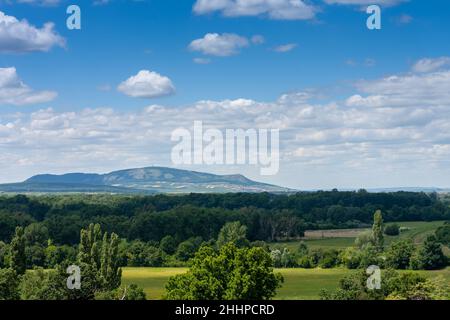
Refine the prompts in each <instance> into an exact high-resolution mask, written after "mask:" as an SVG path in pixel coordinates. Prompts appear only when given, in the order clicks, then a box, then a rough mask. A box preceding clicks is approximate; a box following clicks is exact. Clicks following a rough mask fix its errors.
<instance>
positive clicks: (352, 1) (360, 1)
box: [325, 0, 409, 7]
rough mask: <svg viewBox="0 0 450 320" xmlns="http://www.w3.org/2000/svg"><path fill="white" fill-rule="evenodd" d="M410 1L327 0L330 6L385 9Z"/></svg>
mask: <svg viewBox="0 0 450 320" xmlns="http://www.w3.org/2000/svg"><path fill="white" fill-rule="evenodd" d="M408 1H409V0H325V2H326V3H328V4H342V5H358V6H370V5H373V4H377V5H380V6H385V7H392V6H396V5H399V4H401V3H404V2H408Z"/></svg>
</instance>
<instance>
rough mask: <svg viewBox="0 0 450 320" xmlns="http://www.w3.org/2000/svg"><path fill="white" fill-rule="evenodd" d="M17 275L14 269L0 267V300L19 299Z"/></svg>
mask: <svg viewBox="0 0 450 320" xmlns="http://www.w3.org/2000/svg"><path fill="white" fill-rule="evenodd" d="M18 286H19V277H18V276H17V273H16V272H15V271H14V269H0V300H19V298H20V295H19V290H18Z"/></svg>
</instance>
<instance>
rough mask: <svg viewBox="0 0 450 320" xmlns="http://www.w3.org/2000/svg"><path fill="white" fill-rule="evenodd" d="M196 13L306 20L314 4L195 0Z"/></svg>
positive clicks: (283, 0) (297, 0)
mask: <svg viewBox="0 0 450 320" xmlns="http://www.w3.org/2000/svg"><path fill="white" fill-rule="evenodd" d="M193 10H194V12H195V13H197V14H208V13H212V12H221V13H222V14H223V15H224V16H226V17H241V16H265V17H268V18H270V19H276V20H308V19H312V18H314V16H315V13H316V9H315V7H314V6H312V5H309V4H307V3H305V1H303V0H252V1H248V0H197V2H196V3H195V5H194V9H193Z"/></svg>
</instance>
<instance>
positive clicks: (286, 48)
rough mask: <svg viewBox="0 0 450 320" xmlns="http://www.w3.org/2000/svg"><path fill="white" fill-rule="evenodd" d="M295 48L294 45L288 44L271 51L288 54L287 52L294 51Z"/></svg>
mask: <svg viewBox="0 0 450 320" xmlns="http://www.w3.org/2000/svg"><path fill="white" fill-rule="evenodd" d="M296 47H297V44H296V43H288V44H283V45H280V46H277V47H275V48H273V51H275V52H281V53H283V52H289V51H292V50H294V49H295V48H296Z"/></svg>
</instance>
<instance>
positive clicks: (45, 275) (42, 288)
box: [19, 268, 67, 300]
mask: <svg viewBox="0 0 450 320" xmlns="http://www.w3.org/2000/svg"><path fill="white" fill-rule="evenodd" d="M64 280H65V279H61V278H60V277H58V274H57V271H55V270H49V271H44V269H42V268H36V269H34V270H32V271H29V272H27V273H26V274H25V275H24V276H23V277H22V279H21V281H20V285H19V290H20V298H21V299H22V300H65V299H67V294H66V290H65V288H64V286H63V282H64Z"/></svg>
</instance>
